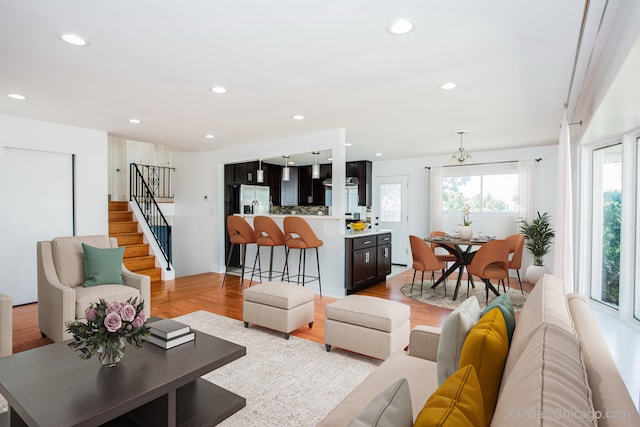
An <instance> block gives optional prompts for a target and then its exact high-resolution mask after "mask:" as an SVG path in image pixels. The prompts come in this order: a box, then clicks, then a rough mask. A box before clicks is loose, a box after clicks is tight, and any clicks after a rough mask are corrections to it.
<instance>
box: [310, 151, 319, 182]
mask: <svg viewBox="0 0 640 427" xmlns="http://www.w3.org/2000/svg"><path fill="white" fill-rule="evenodd" d="M312 154H313V155H314V157H315V158H314V161H313V166H311V179H320V165H319V164H318V155H319V154H320V152H319V151H314V152H313V153H312Z"/></svg>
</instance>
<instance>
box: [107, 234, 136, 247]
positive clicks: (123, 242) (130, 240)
mask: <svg viewBox="0 0 640 427" xmlns="http://www.w3.org/2000/svg"><path fill="white" fill-rule="evenodd" d="M111 237H115V238H116V239H118V246H127V245H136V244H140V243H144V239H143V238H142V233H128V234H118V235H114V236H111Z"/></svg>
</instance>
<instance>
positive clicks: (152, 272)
mask: <svg viewBox="0 0 640 427" xmlns="http://www.w3.org/2000/svg"><path fill="white" fill-rule="evenodd" d="M136 273H138V274H144V275H145V276H149V278H150V279H151V281H152V282H157V281H159V280H162V269H161V268H159V267H156V268H151V269H148V270H139V271H136Z"/></svg>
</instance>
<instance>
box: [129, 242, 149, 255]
mask: <svg viewBox="0 0 640 427" xmlns="http://www.w3.org/2000/svg"><path fill="white" fill-rule="evenodd" d="M147 255H149V244H148V243H141V244H138V245H127V246H125V249H124V258H125V259H126V258H135V257H140V256H147Z"/></svg>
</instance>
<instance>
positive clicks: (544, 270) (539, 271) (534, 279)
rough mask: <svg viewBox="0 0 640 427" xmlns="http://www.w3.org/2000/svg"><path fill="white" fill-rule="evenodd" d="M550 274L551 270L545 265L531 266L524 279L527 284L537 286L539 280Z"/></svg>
mask: <svg viewBox="0 0 640 427" xmlns="http://www.w3.org/2000/svg"><path fill="white" fill-rule="evenodd" d="M549 272H550V271H549V268H548V267H547V266H545V265H530V266H529V267H527V271H526V273H525V275H524V277H525V279H526V280H527V282H529V283H530V284H532V285H535V284H536V283H538V280H540V278H542V276H544V275H545V274H548V273H549Z"/></svg>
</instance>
